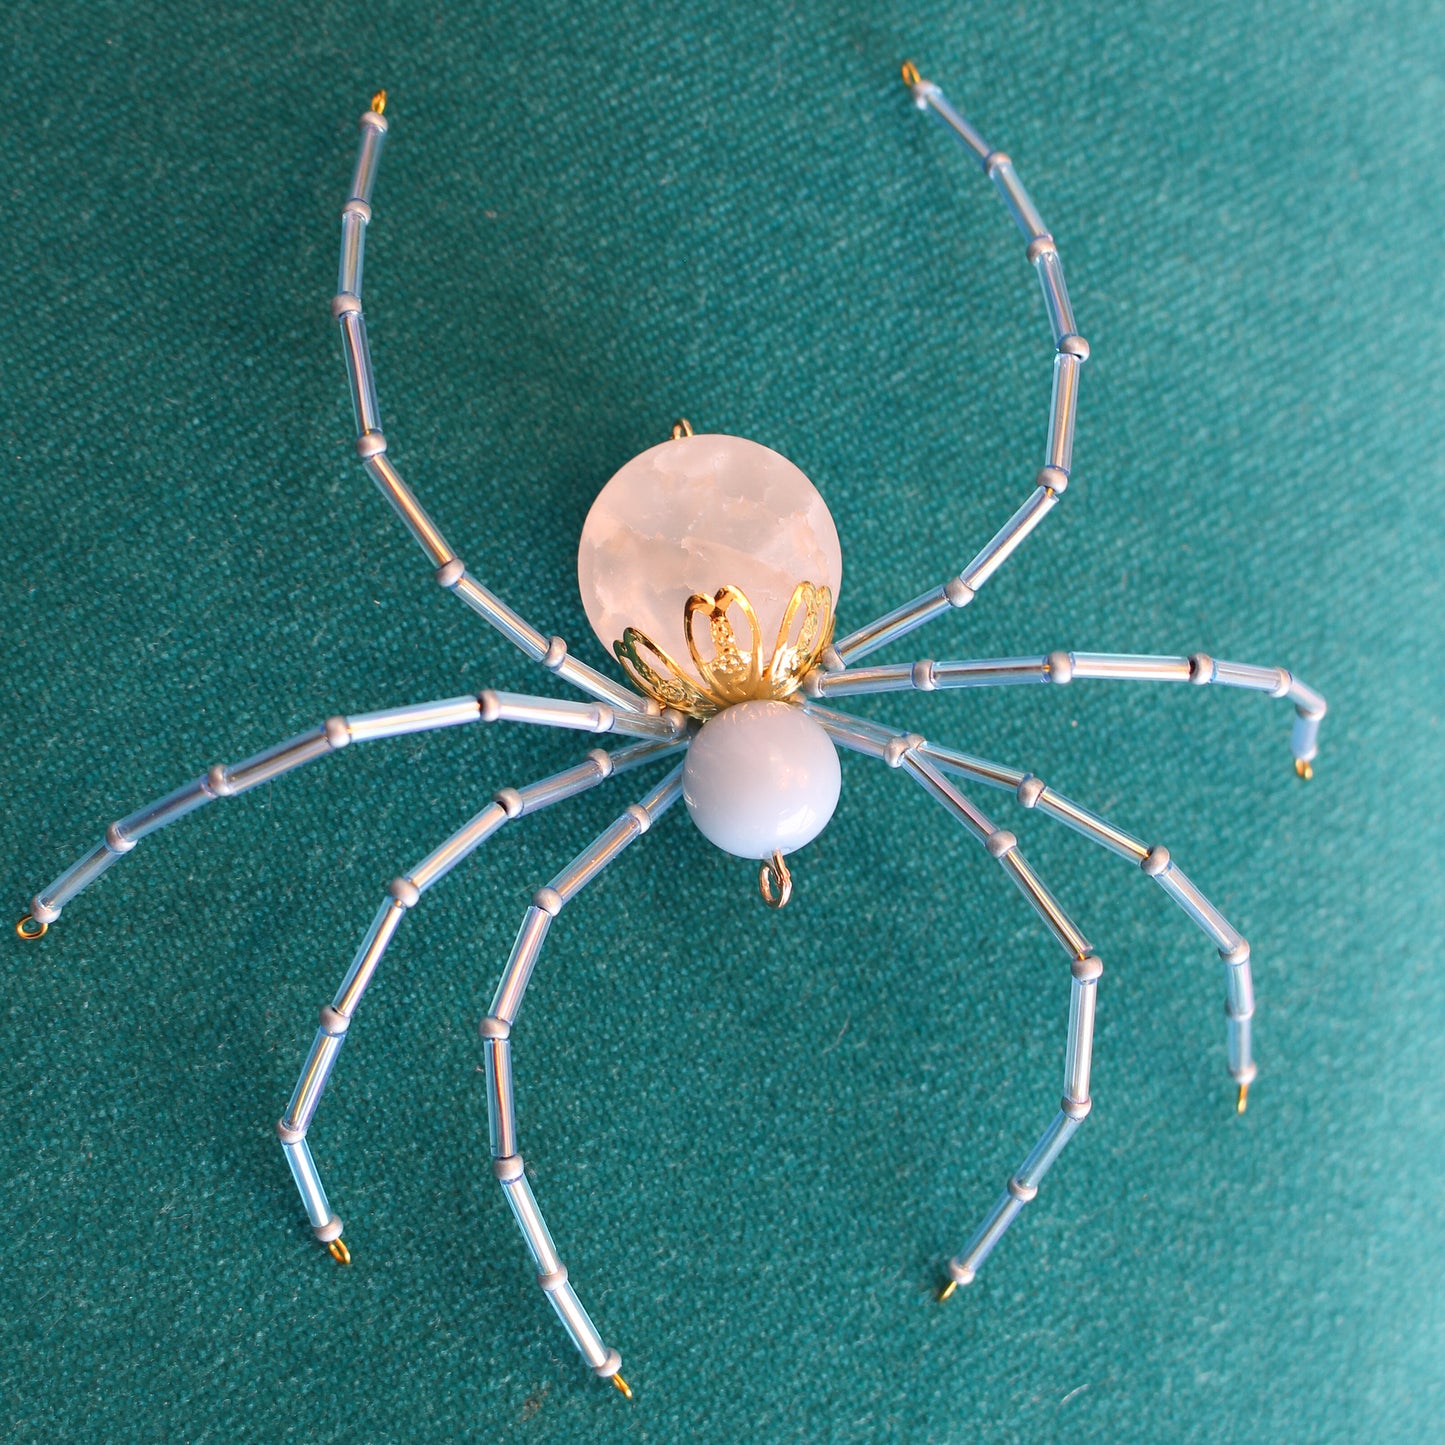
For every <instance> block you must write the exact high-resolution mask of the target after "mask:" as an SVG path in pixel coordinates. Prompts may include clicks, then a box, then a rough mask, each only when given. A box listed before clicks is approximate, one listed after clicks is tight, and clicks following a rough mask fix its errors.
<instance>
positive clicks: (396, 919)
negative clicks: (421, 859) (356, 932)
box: [331, 898, 406, 1018]
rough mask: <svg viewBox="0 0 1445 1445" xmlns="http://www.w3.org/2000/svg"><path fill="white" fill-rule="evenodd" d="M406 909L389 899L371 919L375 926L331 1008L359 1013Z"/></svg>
mask: <svg viewBox="0 0 1445 1445" xmlns="http://www.w3.org/2000/svg"><path fill="white" fill-rule="evenodd" d="M405 912H406V908H405V906H404V905H403V904H402V903H401V902H399V901H398V900H397V899H395V898H388V899H387V900H386V902H385V903H383V904H382V905H381V907H380V908H378V909H377V911H376V917H375V918H373V919H372V920H371V927H370V928H368V929H367V931H366V937H365V938H363V939H362V940H361V947H360V948H358V949H357V950H356V956H355V957H354V958H353V959H352V960H351V967H350V968H348V969H347V970H346V977H345V978H343V979H342V980H341V987H340V988H339V989H337V990H336V997H335V998H334V999H333V1000H332V1001H331V1007H332V1008H334V1009H335V1010H336V1012H337V1013H339V1014H340V1015H342V1017H343V1018H350V1017H351V1015H352V1014H354V1013H355V1012H356V1006H357V1004H359V1003H360V1002H361V996H362V994H364V993H365V992H366V990H367V986H368V985H369V984H370V983H371V979H372V975H373V974H375V972H376V966H377V964H379V963H380V962H381V959H382V955H383V954H384V953H385V952H386V950H387V948H388V947H389V946H390V944H391V940H392V939H393V938H394V937H395V936H396V930H397V928H398V927H399V926H400V925H401V919H402V915H403V914H404V913H405Z"/></svg>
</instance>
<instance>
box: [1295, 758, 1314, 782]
mask: <svg viewBox="0 0 1445 1445" xmlns="http://www.w3.org/2000/svg"><path fill="white" fill-rule="evenodd" d="M1294 771H1295V776H1296V777H1297V778H1303V779H1304V780H1305V782H1309V780H1310V779H1311V778H1312V777H1314V775H1315V770H1314V769H1313V768H1312V767H1311V766H1310V765H1309V764H1308V763H1307V762H1305V760H1304V759H1303V758H1296V759H1295V760H1294Z"/></svg>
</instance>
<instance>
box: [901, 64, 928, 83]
mask: <svg viewBox="0 0 1445 1445" xmlns="http://www.w3.org/2000/svg"><path fill="white" fill-rule="evenodd" d="M902 74H903V83H904V85H906V86H908V87H909V88H910V89H911V88H912V87H913V86H915V85H917V84H918V83H919V81H921V80H922V79H923V77H922V76H921V75H920V74H919V73H918V67H917V66H916V65H915V64H914V63H913V62H912V61H911V60H905V61H904V62H903V71H902Z"/></svg>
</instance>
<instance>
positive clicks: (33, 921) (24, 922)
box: [15, 913, 50, 943]
mask: <svg viewBox="0 0 1445 1445" xmlns="http://www.w3.org/2000/svg"><path fill="white" fill-rule="evenodd" d="M49 929H50V925H49V924H48V923H42V922H41V921H40V920H39V919H38V918H37V917H36V916H35V915H34V914H33V913H27V914H25V915H24V916H23V917H21V918H19V919H17V920H16V922H15V936H16V937H17V938H23V939H25V940H26V942H27V943H28V942H33V941H34V940H35V939H37V938H44V937H45V935H46V933H47V932H48V931H49Z"/></svg>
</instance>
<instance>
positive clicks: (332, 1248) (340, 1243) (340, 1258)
mask: <svg viewBox="0 0 1445 1445" xmlns="http://www.w3.org/2000/svg"><path fill="white" fill-rule="evenodd" d="M326 1251H327V1253H328V1254H329V1255H330V1256H331V1257H332V1259H334V1260H335V1261H336V1262H337V1264H350V1263H351V1251H350V1250H349V1249H347V1247H346V1241H345V1240H344V1239H342V1238H341V1237H340V1236H339V1235H338V1236H337V1238H335V1239H333V1240H332V1241H331V1243H330V1244H328V1245H327V1246H326Z"/></svg>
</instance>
